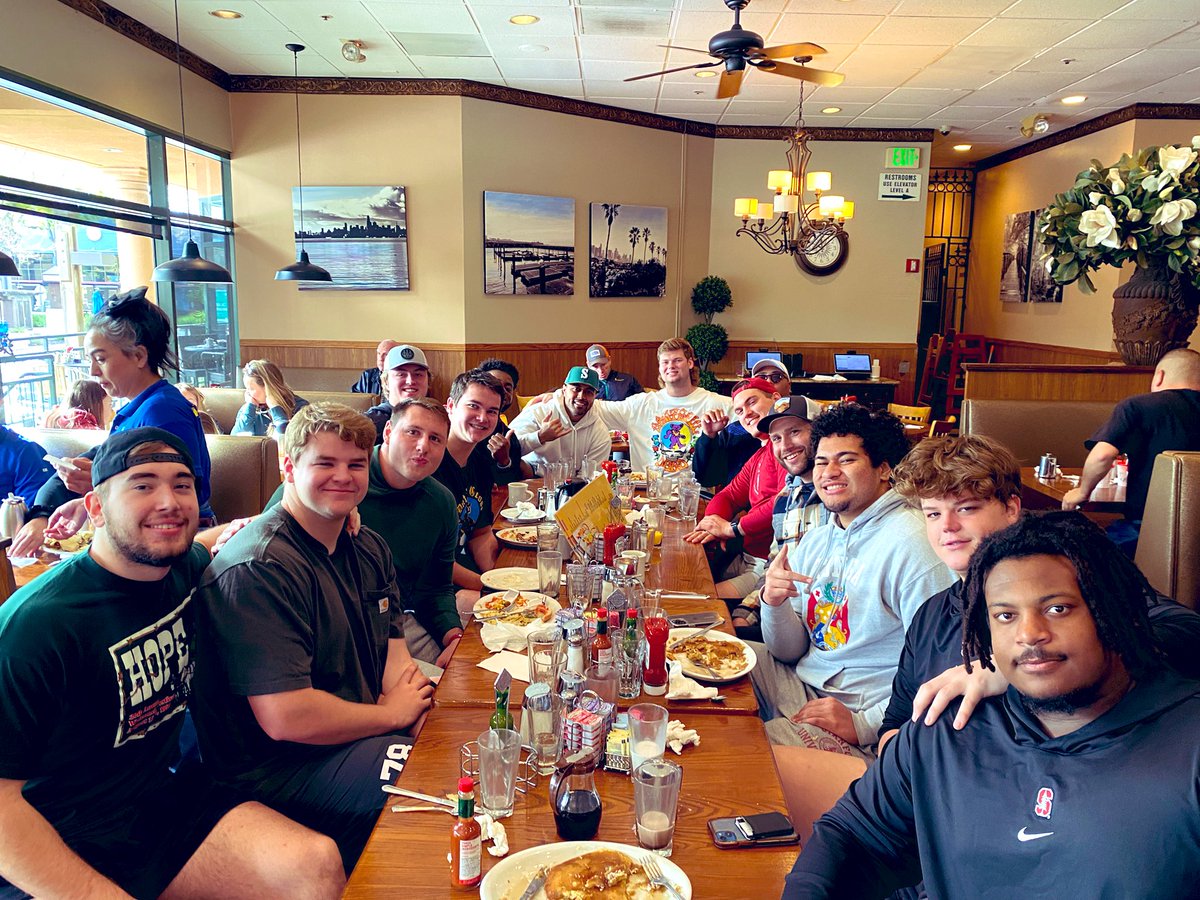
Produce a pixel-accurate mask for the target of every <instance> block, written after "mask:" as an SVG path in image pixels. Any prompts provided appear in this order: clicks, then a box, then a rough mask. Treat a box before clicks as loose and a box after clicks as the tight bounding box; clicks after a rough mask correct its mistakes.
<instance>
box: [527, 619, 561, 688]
mask: <svg viewBox="0 0 1200 900" xmlns="http://www.w3.org/2000/svg"><path fill="white" fill-rule="evenodd" d="M525 643H526V646H527V647H528V650H529V683H530V684H547V685H549V686H550V687H554V686H555V685H556V684H558V673H559V671H560V670H561V669H562V664H563V646H562V641H560V640H559V639H558V632H557V631H556V630H553V629H549V628H547V629H543V630H542V631H535V632H533V633H532V634H530V635H529V637H527V638H526V639H525Z"/></svg>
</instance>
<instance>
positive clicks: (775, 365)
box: [750, 359, 792, 378]
mask: <svg viewBox="0 0 1200 900" xmlns="http://www.w3.org/2000/svg"><path fill="white" fill-rule="evenodd" d="M763 369H778V370H779V371H780V372H782V373H783V374H784V376H785V377H787V378H791V377H792V373H791V372H789V371H788V370H787V366H785V365H784V364H783V363H781V362H780V361H779V360H777V359H760V360H759V361H758V362H756V363H755V364H754V368H753V369H751V370H750V375H751V377H753V376H755V375H757V374H758V373H759V372H761V371H762V370H763Z"/></svg>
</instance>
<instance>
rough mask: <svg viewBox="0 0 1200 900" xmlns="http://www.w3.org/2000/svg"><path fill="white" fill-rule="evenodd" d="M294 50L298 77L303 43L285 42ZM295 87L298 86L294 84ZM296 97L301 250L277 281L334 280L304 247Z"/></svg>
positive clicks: (302, 172)
mask: <svg viewBox="0 0 1200 900" xmlns="http://www.w3.org/2000/svg"><path fill="white" fill-rule="evenodd" d="M284 46H285V47H287V48H288V49H289V50H291V51H292V73H293V75H294V77H295V78H296V79H299V77H300V51H301V50H303V49H304V45H303V44H284ZM293 87H294V88H295V87H296V86H295V85H293ZM292 96H294V97H295V98H296V179H297V180H298V181H299V183H300V251H299V254H298V255H297V257H296V262H294V263H292V264H291V265H290V266H284V267H283V268H282V269H280V270H279V271H278V272H276V273H275V280H276V281H333V277H332V276H331V275H330V274H329V272H328V270H326V269H322V268H321V267H320V266H315V265H313V264H312V263H311V262H309V261H308V251H307V250H305V249H304V169H303V168H302V167H301V165H300V91H299V89H298V88H296V89H294V90H293V91H292Z"/></svg>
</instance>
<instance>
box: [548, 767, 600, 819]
mask: <svg viewBox="0 0 1200 900" xmlns="http://www.w3.org/2000/svg"><path fill="white" fill-rule="evenodd" d="M598 761H599V754H598V753H596V752H595V751H590V750H588V751H582V752H580V753H576V754H575V755H573V756H570V757H568V758H567V759H565V760H563V761H562V762H560V763H559V764H558V768H557V769H556V770H555V772H554V775H553V776H551V778H550V805H551V808H552V809H553V810H554V827H555V828H556V829H557V830H558V836H559V837H560V838H562V839H563V840H564V841H590V840H591V839H592V838H594V837H595V836H596V832H597V831H599V830H600V815H601V813H602V812H603V810H602V809H601V805H600V794H599V793H598V792H597V791H596V764H597V762H598Z"/></svg>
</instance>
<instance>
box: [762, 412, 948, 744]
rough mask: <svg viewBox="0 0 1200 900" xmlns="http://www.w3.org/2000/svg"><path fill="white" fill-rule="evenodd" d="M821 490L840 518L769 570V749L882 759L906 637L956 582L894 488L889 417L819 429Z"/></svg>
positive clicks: (863, 416)
mask: <svg viewBox="0 0 1200 900" xmlns="http://www.w3.org/2000/svg"><path fill="white" fill-rule="evenodd" d="M812 445H813V447H814V448H815V451H816V453H815V465H814V469H813V481H814V483H815V485H816V489H817V494H818V495H819V496H820V498H821V501H822V502H823V503H824V504H825V506H826V507H827V508H828V509H829V511H830V512H831V513H832V514H833V516H832V518H831V519H830V521H829V522H827V523H826V524H824V525H821V526H820V527H818V528H815V529H813V530H812V531H810V532H809V533H808V534H806V535H805V536H804V540H802V541H800V542H799V543H798V544H797V545H795V546H794V547H793V548H792V549H791V550H790V551H789V552H788V553H780V554H779V555H778V556H777V557H776V559H775V561H774V562H773V563H772V565H771V568H770V569H769V570H768V573H767V579H766V585H765V587H764V589H763V593H762V601H763V609H762V625H763V638H764V641H765V643H766V647H767V650H769V651H770V655H769V657H768V658H766V659H764V660H763V661H762V662H761V663H760V664H759V665H758V666H757V667H756V668H755V670H754V674H753V679H754V686H755V693H756V694H757V695H758V699H759V705H760V707H761V715H762V716H763V718H764V720H766V722H767V733H768V735H769V736H770V738H771V740H772V742H773V743H776V744H785V745H794V746H802V747H809V748H812V749H817V750H832V751H834V752H837V753H842V754H845V755H848V756H854V757H858V758H860V759H864V760H868V761H869V760H871V759H873V758H874V755H875V751H874V745H875V742H876V733H877V731H878V728H879V724H880V722H881V721H882V720H883V714H884V711H885V709H886V708H887V702H888V698H889V696H890V694H891V686H892V678H893V676H894V675H895V673H896V664H897V661H898V660H899V658H900V651H901V649H902V648H903V646H904V632H905V629H907V628H908V624H909V622H911V621H912V617H913V615H914V614H915V613H916V611H917V609H918V608H919V607H920V606H921V604H922V603H924V602H925V600H926V599H927V598H928V597H930V596H932V595H933V594H935V593H937V592H938V591H941V590H944V589H945V588H947V587H949V586H950V585H951V584H952V583H953V581H954V575H953V574H952V573H951V572H950V570H949V569H947V568H946V566H945V564H944V563H943V562H942V561H941V560H939V559H938V558H937V556H936V555H935V554H934V553H933V551H932V550H931V549H930V547H929V544H928V542H927V541H925V540H924V525H923V523H922V521H921V519H920V517H919V516H918V515H917V514H916V513H915V511H914V510H912V509H911V508H909V507H908V506H907V504H906V503H905V502H904V500H903V499H902V498H901V497H900V496H898V495H897V494H896V493H895V492H894V491H893V490H892V487H891V475H892V468H893V466H895V465H897V464H898V463H899V462H900V459H901V458H902V457H903V456H904V454H905V452H907V450H908V442H907V439H906V438H905V436H904V430H903V426H902V425H901V424H900V422H899V420H898V419H896V418H895V417H894V416H892V415H891V414H889V413H885V412H875V411H872V410H868V409H867V408H865V407H863V406H859V405H858V404H855V403H846V404H841V405H839V406H835V407H832V408H831V409H829V410H827V411H826V412H824V413H822V414H821V415H820V416H818V417H817V418H816V420H815V421H814V422H813V427H812Z"/></svg>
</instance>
